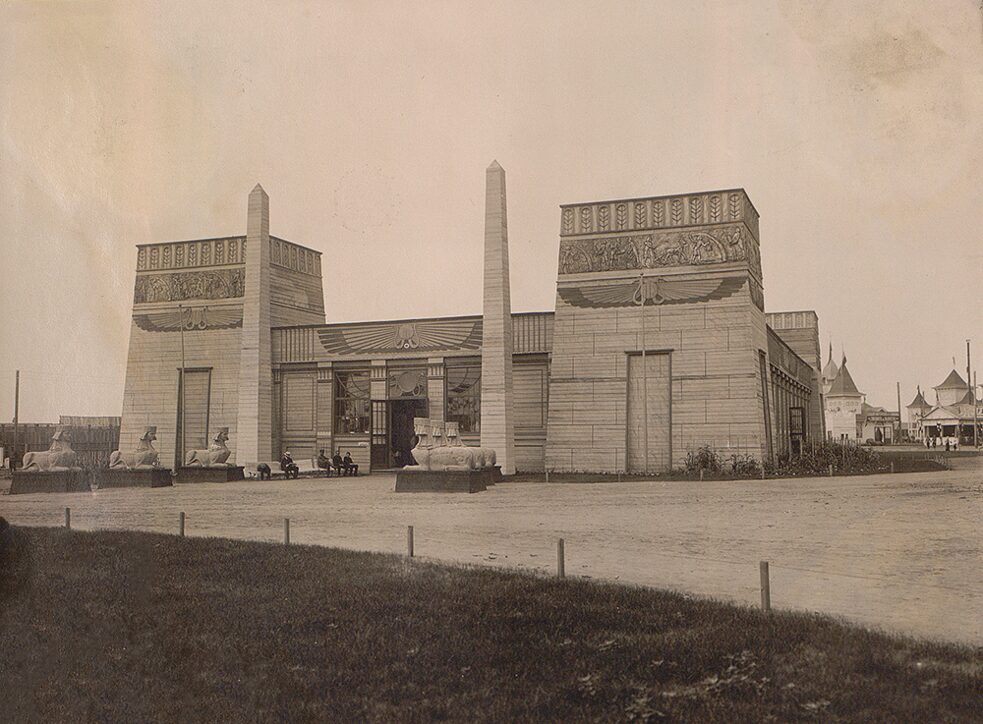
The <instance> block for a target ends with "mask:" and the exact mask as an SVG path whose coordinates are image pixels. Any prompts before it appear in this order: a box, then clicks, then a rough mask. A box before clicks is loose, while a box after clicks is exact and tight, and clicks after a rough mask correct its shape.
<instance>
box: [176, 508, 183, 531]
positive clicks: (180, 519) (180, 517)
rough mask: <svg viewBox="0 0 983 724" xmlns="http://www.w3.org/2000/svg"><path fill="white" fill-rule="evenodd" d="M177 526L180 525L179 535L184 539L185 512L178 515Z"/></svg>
mask: <svg viewBox="0 0 983 724" xmlns="http://www.w3.org/2000/svg"><path fill="white" fill-rule="evenodd" d="M177 524H178V535H179V536H181V537H182V538H184V511H183V510H182V511H181V512H180V513H178V518H177Z"/></svg>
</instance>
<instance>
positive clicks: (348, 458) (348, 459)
mask: <svg viewBox="0 0 983 724" xmlns="http://www.w3.org/2000/svg"><path fill="white" fill-rule="evenodd" d="M341 462H342V464H344V466H345V472H346V473H348V474H349V475H358V465H356V464H355V461H354V460H352V454H351V452H346V453H345V458H344V460H342V461H341Z"/></svg>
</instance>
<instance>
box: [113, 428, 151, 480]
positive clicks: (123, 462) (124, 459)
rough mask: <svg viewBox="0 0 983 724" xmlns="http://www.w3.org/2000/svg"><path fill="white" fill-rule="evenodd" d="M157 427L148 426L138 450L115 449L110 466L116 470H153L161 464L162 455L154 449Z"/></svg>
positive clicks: (138, 444)
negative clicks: (123, 450) (124, 450)
mask: <svg viewBox="0 0 983 724" xmlns="http://www.w3.org/2000/svg"><path fill="white" fill-rule="evenodd" d="M156 439H157V428H156V427H148V428H147V429H146V431H145V432H144V433H143V437H141V438H140V442H139V443H137V447H136V450H133V451H130V452H122V451H120V450H114V451H113V453H112V455H110V456H109V467H110V468H111V469H116V470H153V469H154V468H157V467H159V466H160V455H158V453H157V451H156V450H155V449H154V444H153V443H154V440H156Z"/></svg>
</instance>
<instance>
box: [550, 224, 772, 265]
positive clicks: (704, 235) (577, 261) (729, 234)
mask: <svg viewBox="0 0 983 724" xmlns="http://www.w3.org/2000/svg"><path fill="white" fill-rule="evenodd" d="M733 261H748V262H749V266H750V267H751V269H752V271H753V272H754V273H755V274H757V276H758V277H759V278H760V276H761V271H760V264H761V260H760V254H759V252H758V248H757V243H756V242H755V241H754V240H753V239H752V238H750V235H749V234H747V233H746V231H745V230H744V228H743V227H742V226H740V225H737V224H734V225H731V226H727V227H722V228H719V229H711V230H694V231H685V230H680V231H668V232H662V233H658V234H632V235H625V236H616V237H607V238H601V239H577V240H572V239H571V240H567V239H564V240H563V241H561V243H560V264H559V273H560V274H585V273H589V272H606V271H620V270H630V269H657V268H660V267H672V266H689V265H702V264H718V263H723V262H733Z"/></svg>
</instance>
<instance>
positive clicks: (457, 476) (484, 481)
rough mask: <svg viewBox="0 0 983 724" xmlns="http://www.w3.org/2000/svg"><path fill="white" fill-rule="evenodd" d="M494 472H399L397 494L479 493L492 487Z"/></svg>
mask: <svg viewBox="0 0 983 724" xmlns="http://www.w3.org/2000/svg"><path fill="white" fill-rule="evenodd" d="M493 476H494V472H493V471H492V469H491V468H485V469H483V470H400V471H399V472H398V473H396V485H395V486H394V487H393V490H394V491H395V492H397V493H480V492H481V491H482V490H485V489H486V488H487V487H488V486H489V485H494V482H495V481H494V478H493Z"/></svg>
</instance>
